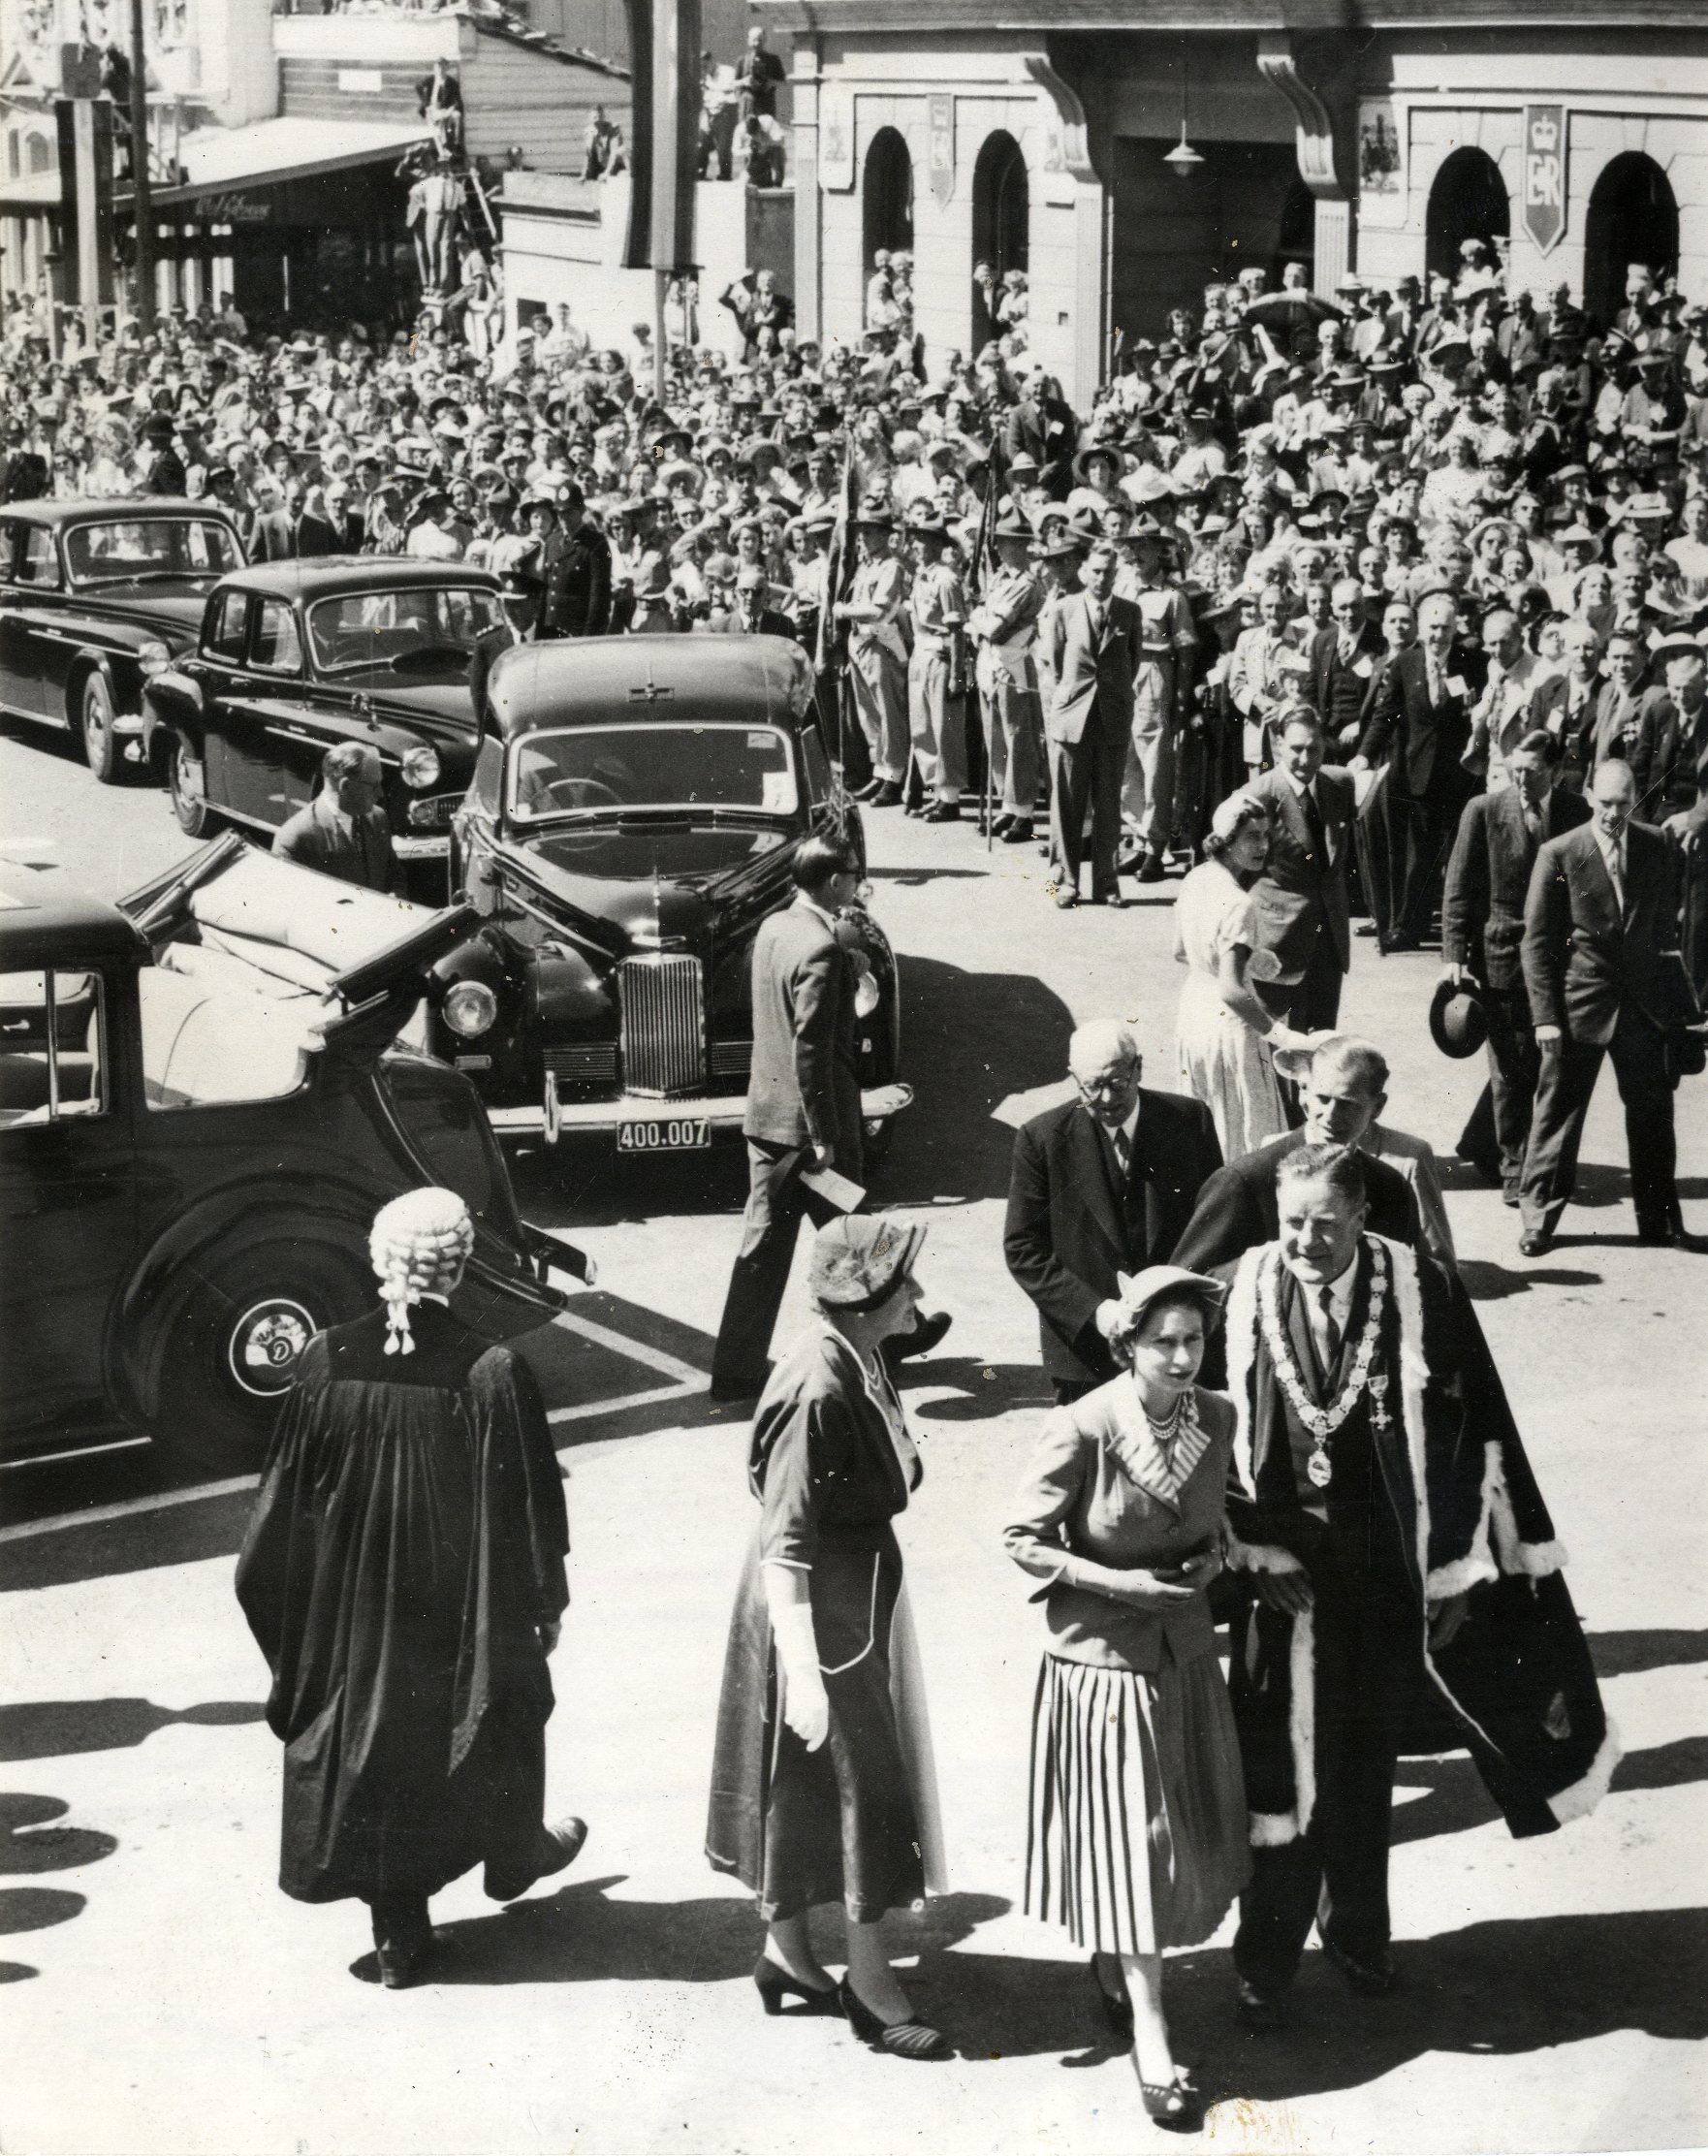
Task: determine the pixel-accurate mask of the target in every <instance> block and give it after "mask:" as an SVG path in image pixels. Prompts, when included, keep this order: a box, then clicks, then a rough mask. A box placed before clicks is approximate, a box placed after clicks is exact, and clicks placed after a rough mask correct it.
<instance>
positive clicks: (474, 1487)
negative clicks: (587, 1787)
mask: <svg viewBox="0 0 1708 2156" xmlns="http://www.w3.org/2000/svg"><path fill="white" fill-rule="evenodd" d="M473 1241H474V1229H473V1225H472V1223H471V1221H470V1220H469V1216H468V1210H467V1208H466V1206H465V1205H464V1204H463V1202H462V1200H461V1199H460V1198H459V1196H458V1195H457V1194H456V1193H455V1191H451V1190H440V1189H422V1190H412V1191H410V1192H408V1193H407V1194H406V1195H405V1196H403V1197H400V1198H395V1199H394V1200H393V1202H392V1203H391V1204H390V1205H388V1206H386V1207H384V1208H383V1209H382V1210H381V1212H380V1213H379V1215H378V1216H377V1218H376V1219H375V1221H374V1224H373V1233H372V1236H371V1239H370V1249H371V1252H372V1257H373V1263H374V1270H375V1272H376V1273H377V1274H378V1275H379V1277H380V1283H381V1287H380V1294H381V1298H382V1300H381V1306H380V1307H379V1308H378V1309H376V1310H374V1311H372V1312H371V1313H369V1315H368V1316H365V1317H360V1318H357V1319H356V1320H355V1322H354V1323H352V1324H348V1325H338V1326H334V1327H333V1328H332V1330H331V1331H330V1332H326V1333H320V1334H317V1335H316V1336H315V1338H314V1339H313V1340H312V1341H311V1342H310V1343H309V1345H308V1347H306V1348H305V1349H304V1351H303V1354H302V1360H301V1364H300V1370H299V1373H298V1377H297V1381H296V1384H295V1387H294V1388H293V1390H292V1392H291V1394H290V1396H289V1397H288V1399H287V1400H286V1402H285V1405H284V1407H283V1409H282V1410H281V1411H280V1417H279V1424H278V1428H277V1430H276V1432H275V1433H274V1437H273V1443H272V1450H271V1452H270V1454H269V1459H268V1465H267V1472H266V1474H264V1475H263V1477H262V1483H261V1492H260V1496H259V1498H258V1500H257V1503H256V1507H255V1513H254V1517H253V1519H252V1520H251V1522H250V1526H249V1533H248V1537H247V1538H246V1539H245V1541H244V1544H243V1552H242V1555H241V1557H240V1558H239V1559H238V1561H237V1600H238V1601H239V1602H240V1603H241V1604H242V1608H243V1614H244V1616H245V1617H247V1619H248V1620H249V1626H250V1629H251V1631H252V1632H253V1633H254V1634H255V1637H256V1639H257V1640H258V1642H259V1643H260V1646H261V1649H262V1652H263V1653H264V1654H265V1655H266V1657H267V1661H268V1666H269V1669H270V1670H271V1672H272V1693H271V1696H270V1697H269V1700H268V1706H267V1718H268V1722H269V1726H270V1728H271V1729H272V1732H273V1734H274V1735H275V1736H276V1737H277V1738H279V1740H280V1741H281V1742H282V1743H283V1745H284V1747H285V1789H284V1812H283V1821H282V1828H281V1835H280V1857H279V1885H280V1886H281V1887H283V1889H284V1891H285V1892H286V1893H287V1894H290V1895H292V1896H293V1897H294V1898H295V1899H296V1900H298V1901H316V1902H318V1901H340V1900H344V1899H349V1898H355V1899H358V1900H362V1901H365V1902H366V1903H367V1904H368V1906H369V1909H370V1910H371V1912H372V1918H373V1940H374V1946H375V1948H376V1949H377V1950H378V1955H379V1970H380V1977H381V1981H382V1982H384V1983H385V1984H386V1985H387V1986H388V1988H391V1989H398V1988H401V1987H402V1986H404V1985H407V1984H409V1983H412V1982H414V1981H415V1979H416V1977H417V1976H418V1975H419V1974H420V1972H421V1969H422V1967H423V1965H424V1964H425V1962H426V1960H427V1956H428V1954H429V1953H430V1951H431V1948H432V1928H431V1925H430V1922H429V1920H428V1916H427V1897H428V1896H429V1895H431V1894H434V1893H437V1892H438V1890H439V1889H440V1888H441V1887H442V1886H449V1884H450V1883H451V1881H452V1880H454V1879H457V1878H459V1876H460V1875H461V1874H462V1873H463V1872H465V1871H468V1870H469V1869H470V1868H471V1867H472V1866H474V1865H476V1864H480V1863H484V1864H485V1865H486V1890H487V1892H488V1893H489V1894H490V1895H491V1897H492V1898H493V1899H494V1900H496V1901H511V1900H514V1899H515V1898H516V1896H517V1895H519V1894H522V1893H525V1892H526V1891H527V1889H528V1887H529V1886H532V1885H533V1884H534V1883H535V1881H536V1880H538V1879H542V1878H544V1877H545V1876H546V1875H547V1874H548V1873H550V1872H555V1871H561V1870H562V1869H563V1868H564V1866H565V1865H567V1864H568V1863H570V1862H571V1861H572V1860H573V1859H574V1857H575V1855H577V1853H578V1852H579V1850H580V1848H581V1845H582V1843H583V1841H584V1840H585V1836H586V1828H585V1825H584V1823H582V1822H581V1821H580V1820H576V1819H571V1820H565V1821H563V1822H562V1823H559V1824H558V1825H557V1826H555V1827H547V1826H546V1825H545V1824H544V1823H543V1806H544V1799H545V1788H546V1722H547V1718H548V1717H549V1716H550V1714H551V1712H552V1705H553V1699H552V1680H551V1677H550V1675H549V1674H548V1671H547V1667H546V1658H547V1656H548V1655H549V1654H550V1653H551V1651H552V1649H553V1647H554V1646H555V1644H556V1641H557V1633H558V1628H559V1624H560V1621H561V1618H562V1613H563V1609H564V1605H565V1603H566V1602H567V1601H568V1600H569V1591H568V1586H567V1582H566V1579H565V1574H564V1556H565V1553H566V1552H567V1550H568V1548H569V1526H568V1520H567V1517H566V1514H565V1509H564V1503H563V1484H562V1481H561V1479H560V1477H559V1475H558V1472H557V1461H556V1458H555V1456H554V1452H553V1448H552V1437H551V1431H550V1429H549V1427H548V1425H547V1421H546V1412H545V1408H544V1406H543V1405H542V1403H541V1400H540V1395H539V1391H538V1388H537V1387H536V1385H535V1383H534V1380H533V1378H532V1375H531V1374H530V1372H529V1370H528V1368H527V1365H526V1364H525V1363H523V1362H522V1360H521V1359H520V1357H518V1356H517V1355H516V1354H515V1353H514V1352H513V1351H512V1350H511V1349H510V1348H508V1347H492V1346H490V1344H489V1343H488V1342H487V1341H486V1340H484V1339H482V1338H481V1337H480V1336H479V1335H478V1334H476V1333H473V1332H471V1331H470V1330H469V1329H468V1327H467V1326H465V1325H464V1324H463V1323H462V1322H461V1320H460V1319H459V1317H458V1316H456V1314H455V1313H454V1312H453V1310H452V1309H451V1307H450V1297H451V1295H452V1293H453V1292H454V1291H455V1289H456V1287H457V1284H458V1283H459V1280H460V1279H461V1276H462V1269H463V1266H464V1264H465V1262H466V1260H467V1257H468V1252H469V1250H470V1249H471V1247H472V1245H473ZM412 1311H413V1317H412V1315H411V1314H412Z"/></svg>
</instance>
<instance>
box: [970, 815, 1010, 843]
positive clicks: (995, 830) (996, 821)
mask: <svg viewBox="0 0 1708 2156" xmlns="http://www.w3.org/2000/svg"><path fill="white" fill-rule="evenodd" d="M978 827H979V831H980V833H981V835H982V834H983V832H984V831H985V829H986V824H985V819H984V817H983V816H980V818H979V820H978ZM1013 828H1014V818H1013V817H1012V816H1011V815H1010V814H1009V813H1008V811H1007V809H1006V808H1004V809H1003V810H1002V812H1001V814H1000V815H996V816H993V817H992V818H991V821H990V825H989V829H990V834H991V837H992V838H993V839H1006V838H1007V836H1008V834H1009V832H1010V831H1012V830H1013Z"/></svg>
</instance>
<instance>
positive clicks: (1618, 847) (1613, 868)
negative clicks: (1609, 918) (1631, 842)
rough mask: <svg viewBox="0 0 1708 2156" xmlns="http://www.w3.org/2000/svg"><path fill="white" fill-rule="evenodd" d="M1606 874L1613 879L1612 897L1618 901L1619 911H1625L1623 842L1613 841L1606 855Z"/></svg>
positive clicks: (1621, 840) (1620, 840) (1619, 840)
mask: <svg viewBox="0 0 1708 2156" xmlns="http://www.w3.org/2000/svg"><path fill="white" fill-rule="evenodd" d="M1607 872H1608V874H1609V875H1610V876H1611V877H1612V878H1613V896H1614V897H1615V898H1616V899H1617V900H1618V901H1619V910H1620V912H1621V913H1623V912H1624V911H1625V840H1623V839H1615V840H1614V841H1613V844H1612V846H1611V847H1610V848H1609V849H1608V854H1607Z"/></svg>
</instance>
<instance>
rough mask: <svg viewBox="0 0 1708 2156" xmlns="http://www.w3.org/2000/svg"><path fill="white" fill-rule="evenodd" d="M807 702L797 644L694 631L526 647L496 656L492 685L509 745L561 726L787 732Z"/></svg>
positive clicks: (807, 670)
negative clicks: (772, 726)
mask: <svg viewBox="0 0 1708 2156" xmlns="http://www.w3.org/2000/svg"><path fill="white" fill-rule="evenodd" d="M811 693H812V670H811V666H810V664H809V662H808V661H807V654H806V652H805V651H804V650H802V648H801V646H800V645H798V644H796V643H795V642H793V641H792V639H790V638H788V637H783V636H712V635H705V634H702V635H695V634H693V633H692V632H690V633H689V634H687V635H685V636H684V635H669V634H664V635H657V636H614V637H584V638H567V639H563V640H560V641H556V642H553V643H547V644H523V645H520V646H518V647H517V648H516V649H515V650H509V651H504V652H501V653H500V655H499V657H498V660H497V662H496V664H495V665H494V666H493V668H492V671H491V674H490V677H489V679H488V683H487V695H488V700H489V702H490V706H491V711H492V716H493V719H494V720H495V722H496V724H497V728H498V731H499V733H500V734H501V735H503V737H504V738H505V739H506V740H507V741H508V740H512V739H514V738H515V737H516V736H517V735H519V734H532V733H537V732H539V730H540V729H541V728H542V727H547V726H564V725H589V726H590V725H601V726H612V725H618V726H620V725H653V726H658V725H681V726H689V725H696V726H703V725H705V724H706V723H707V722H708V721H712V722H716V721H717V720H720V719H722V720H726V721H733V722H736V723H740V722H741V721H742V720H743V719H747V720H752V721H756V722H759V723H766V722H771V723H781V724H784V725H788V724H790V723H792V722H793V721H795V720H796V719H798V718H800V717H801V716H802V715H803V713H805V711H806V709H807V703H808V702H809V701H810V698H811Z"/></svg>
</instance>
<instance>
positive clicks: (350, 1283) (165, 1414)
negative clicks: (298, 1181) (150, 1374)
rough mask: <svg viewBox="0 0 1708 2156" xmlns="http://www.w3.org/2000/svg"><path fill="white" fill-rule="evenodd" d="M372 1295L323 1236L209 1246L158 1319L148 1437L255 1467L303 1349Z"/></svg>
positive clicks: (231, 1465)
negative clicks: (185, 1287) (229, 1247)
mask: <svg viewBox="0 0 1708 2156" xmlns="http://www.w3.org/2000/svg"><path fill="white" fill-rule="evenodd" d="M375 1300H376V1295H375V1290H374V1283H373V1278H372V1275H371V1273H370V1271H369V1270H368V1267H367V1266H366V1265H365V1264H364V1261H363V1260H362V1258H360V1257H359V1256H358V1255H357V1254H356V1252H354V1250H351V1249H346V1248H343V1247H341V1246H340V1245H338V1244H335V1243H331V1242H328V1241H326V1240H325V1238H324V1236H320V1235H300V1236H299V1235H293V1236H288V1237H280V1238H278V1239H277V1240H274V1241H270V1242H267V1243H261V1244H257V1245H256V1246H255V1247H254V1248H253V1249H250V1250H244V1251H240V1252H229V1253H222V1252H215V1253H214V1254H213V1255H212V1256H211V1257H209V1258H208V1259H207V1260H206V1261H205V1262H204V1263H202V1264H199V1265H198V1266H197V1268H196V1280H195V1284H194V1285H193V1287H192V1288H191V1290H190V1292H189V1294H188V1296H187V1297H186V1298H185V1299H183V1300H182V1301H180V1302H179V1303H178V1304H177V1305H176V1307H175V1309H174V1312H173V1314H172V1316H170V1318H169V1319H168V1320H167V1328H168V1329H167V1334H166V1339H165V1342H164V1352H163V1354H162V1356H161V1358H160V1372H161V1376H160V1383H159V1387H158V1392H157V1396H156V1399H155V1403H154V1412H153V1415H152V1417H151V1420H150V1425H149V1433H150V1435H151V1436H152V1438H153V1440H154V1443H156V1444H157V1445H159V1446H160V1447H161V1449H162V1450H163V1451H164V1452H166V1453H167V1454H169V1455H170V1456H172V1457H173V1458H175V1459H181V1460H185V1461H189V1462H192V1463H194V1464H195V1465H197V1466H199V1467H212V1468H221V1469H224V1470H225V1471H226V1472H227V1473H228V1474H230V1473H242V1472H254V1471H255V1470H257V1469H259V1468H260V1466H261V1465H262V1462H263V1460H264V1459H265V1457H266V1453H267V1446H268V1442H269V1438H270V1437H271V1435H272V1429H273V1425H274V1423H275V1422H276V1421H277V1419H278V1412H279V1407H280V1404H281V1403H282V1401H283V1400H284V1398H285V1395H286V1394H287V1393H288V1392H289V1391H290V1389H291V1386H292V1384H293V1383H294V1382H295V1379H296V1373H297V1365H298V1363H299V1361H300V1356H301V1352H302V1349H303V1348H304V1347H307V1345H308V1342H309V1341H310V1339H311V1338H312V1337H313V1336H314V1334H315V1333H317V1332H324V1331H325V1330H326V1328H327V1327H328V1326H329V1325H339V1324H343V1323H345V1322H347V1321H348V1320H349V1319H350V1318H352V1317H359V1316H362V1314H363V1312H364V1310H366V1309H367V1308H368V1307H369V1305H370V1304H372V1303H373V1302H374V1301H375Z"/></svg>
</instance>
